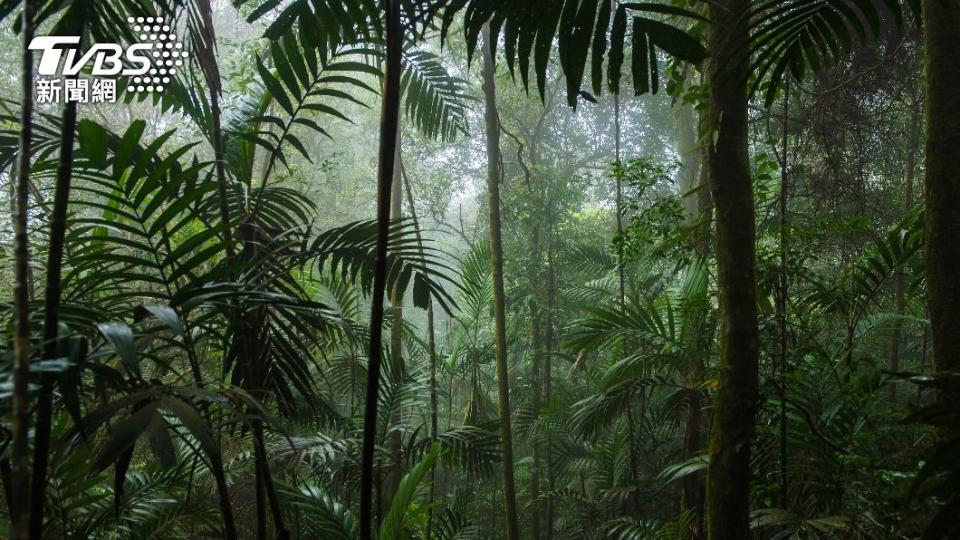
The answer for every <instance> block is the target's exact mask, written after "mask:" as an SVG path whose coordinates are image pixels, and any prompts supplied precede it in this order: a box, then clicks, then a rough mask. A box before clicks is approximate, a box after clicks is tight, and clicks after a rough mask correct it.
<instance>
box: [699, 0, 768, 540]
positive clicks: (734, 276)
mask: <svg viewBox="0 0 960 540" xmlns="http://www.w3.org/2000/svg"><path fill="white" fill-rule="evenodd" d="M749 10H750V2H749V0H718V1H717V2H715V3H712V4H710V8H709V11H710V14H709V17H710V36H709V43H708V46H709V49H710V51H711V52H712V55H713V56H712V58H711V61H710V64H709V67H708V72H707V73H708V82H709V85H710V102H709V113H708V114H709V116H708V122H707V128H708V134H707V140H708V141H709V142H708V146H707V160H708V166H709V168H710V173H709V174H710V185H711V192H712V194H713V204H714V209H715V211H716V231H717V240H716V253H717V289H718V292H719V295H718V296H719V305H720V365H719V372H720V373H719V386H718V388H717V392H716V398H715V402H714V419H713V426H712V430H711V431H712V432H711V434H710V448H709V454H710V468H709V470H708V473H707V514H708V517H709V523H710V529H709V531H710V532H709V537H710V538H711V539H716V540H719V539H727V538H729V539H732V540H733V539H735V540H742V539H744V538H749V537H750V526H749V517H748V515H749V511H750V447H751V442H752V439H753V433H754V422H755V420H756V413H757V399H758V398H757V391H758V390H757V386H758V382H757V376H758V375H757V362H758V351H757V334H758V328H757V302H756V275H755V230H754V207H753V190H752V184H751V178H750V159H749V155H748V152H747V88H746V84H747V79H748V76H749V72H750V64H749V49H748V41H749V17H748V13H749Z"/></svg>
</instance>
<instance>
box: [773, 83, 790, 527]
mask: <svg viewBox="0 0 960 540" xmlns="http://www.w3.org/2000/svg"><path fill="white" fill-rule="evenodd" d="M789 115H790V79H789V78H788V79H787V81H786V83H785V84H784V95H783V128H782V131H783V133H782V150H781V156H780V197H779V206H780V208H779V210H780V223H779V225H780V231H779V233H780V246H779V247H780V268H779V269H778V270H779V271H778V272H777V282H778V283H777V298H776V300H777V306H776V308H777V338H778V343H777V345H778V347H777V371H778V372H779V377H778V378H779V384H778V388H777V391H778V393H779V398H780V411H779V412H780V418H779V423H780V426H779V428H780V429H779V432H780V433H779V439H780V440H779V446H780V448H779V460H778V461H779V464H778V465H779V475H780V486H779V487H780V508H783V509H785V510H786V509H788V507H787V486H788V484H787V480H788V473H787V471H788V468H787V465H788V463H787V347H788V344H789V343H788V341H789V335H788V333H787V299H788V298H789V297H788V294H789V285H790V283H789V279H788V278H789V274H788V271H789V267H788V263H789V257H790V254H789V248H790V246H789V241H790V237H789V235H790V229H789V223H788V220H787V211H788V210H789V204H788V203H789V199H788V197H789V188H790V183H789V178H788V177H787V172H788V171H787V166H788V164H789V161H788V151H789V148H788V146H787V144H788V131H787V128H788V127H789V118H790V116H789Z"/></svg>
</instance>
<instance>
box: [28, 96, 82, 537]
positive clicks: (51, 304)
mask: <svg viewBox="0 0 960 540" xmlns="http://www.w3.org/2000/svg"><path fill="white" fill-rule="evenodd" d="M76 126H77V103H76V102H74V101H71V102H68V103H67V104H66V106H65V107H64V111H63V125H62V132H61V135H60V160H59V163H58V165H57V184H56V187H55V190H54V195H53V213H52V215H51V220H50V247H49V249H48V251H47V283H46V290H45V293H44V294H45V296H44V312H43V316H44V318H43V359H44V360H51V359H53V358H56V357H57V336H58V333H59V332H58V328H59V323H60V298H61V296H62V294H61V292H62V290H61V282H60V272H61V268H62V266H63V250H64V245H63V239H64V236H65V234H66V229H67V206H68V204H69V201H70V181H71V173H72V167H73V143H74V137H75V135H76ZM40 381H41V382H40V393H39V395H38V396H37V425H36V428H35V430H34V446H33V484H32V486H31V488H30V536H31V537H33V538H39V537H40V536H41V535H42V533H43V510H44V499H45V497H44V495H45V494H46V486H47V465H48V456H49V454H50V425H51V422H52V420H53V388H54V379H53V377H51V376H50V375H49V374H43V375H42V376H41V378H40Z"/></svg>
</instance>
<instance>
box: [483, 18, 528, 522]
mask: <svg viewBox="0 0 960 540" xmlns="http://www.w3.org/2000/svg"><path fill="white" fill-rule="evenodd" d="M484 28H485V30H486V31H485V32H483V33H484V36H485V37H484V40H483V101H484V120H485V126H486V134H487V140H486V142H487V205H488V206H489V212H490V224H489V227H490V270H491V274H492V276H493V320H494V332H495V336H496V351H497V396H498V399H497V409H498V411H499V414H500V438H501V441H500V445H501V449H500V451H501V455H502V456H503V497H504V512H505V519H506V521H507V539H508V540H520V526H519V521H518V517H517V496H516V493H515V491H516V487H515V481H514V478H513V432H512V429H511V426H510V374H509V368H508V366H507V320H506V318H507V314H506V300H505V296H506V294H505V293H504V286H503V242H502V240H501V235H500V117H499V115H498V113H497V87H496V80H495V74H496V72H495V68H494V64H493V47H492V46H491V40H492V39H493V38H494V36H493V34H491V33H490V31H489V27H484Z"/></svg>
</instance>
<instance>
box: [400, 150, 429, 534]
mask: <svg viewBox="0 0 960 540" xmlns="http://www.w3.org/2000/svg"><path fill="white" fill-rule="evenodd" d="M397 157H398V158H400V156H399V155H398V156H397ZM398 164H399V167H400V172H401V174H402V175H403V183H404V187H405V188H406V193H407V206H408V207H409V208H410V217H411V219H413V227H414V229H416V231H417V248H418V249H419V251H420V257H421V258H425V257H426V250H424V248H423V234H422V233H421V232H420V220H419V219H418V218H417V207H416V205H415V204H414V203H413V190H412V189H411V188H410V177H409V176H407V173H406V169H404V167H403V160H402V159H399V160H398ZM427 355H428V356H429V360H430V383H429V384H430V442H431V443H435V442H437V436H438V435H439V427H438V423H439V419H438V413H437V337H436V328H435V321H434V315H433V300H432V299H430V300H427ZM436 484H437V467H431V468H430V497H429V500H430V502H433V500H434V498H435V497H436V493H437V486H436ZM427 530H428V531H431V530H433V507H432V506H431V507H430V509H429V510H428V511H427Z"/></svg>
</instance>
